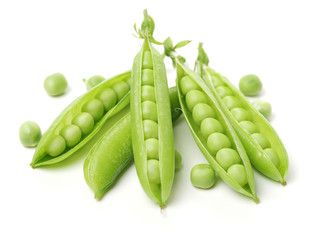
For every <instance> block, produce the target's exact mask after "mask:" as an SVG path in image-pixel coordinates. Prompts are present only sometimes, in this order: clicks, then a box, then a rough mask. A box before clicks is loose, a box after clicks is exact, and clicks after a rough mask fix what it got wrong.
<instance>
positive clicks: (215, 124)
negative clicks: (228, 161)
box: [200, 118, 224, 138]
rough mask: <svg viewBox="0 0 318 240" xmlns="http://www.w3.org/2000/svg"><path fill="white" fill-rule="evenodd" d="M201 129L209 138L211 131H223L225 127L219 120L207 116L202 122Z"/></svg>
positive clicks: (204, 135)
mask: <svg viewBox="0 0 318 240" xmlns="http://www.w3.org/2000/svg"><path fill="white" fill-rule="evenodd" d="M200 131H201V134H202V135H203V137H205V138H208V136H209V135H210V134H211V133H215V132H219V133H223V132H224V128H223V126H222V124H221V123H220V122H219V121H218V120H216V119H214V118H206V119H204V120H203V121H202V122H201V127H200Z"/></svg>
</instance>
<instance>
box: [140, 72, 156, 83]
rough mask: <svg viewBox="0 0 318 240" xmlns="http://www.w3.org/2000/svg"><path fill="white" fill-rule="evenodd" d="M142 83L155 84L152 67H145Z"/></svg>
mask: <svg viewBox="0 0 318 240" xmlns="http://www.w3.org/2000/svg"><path fill="white" fill-rule="evenodd" d="M141 85H150V86H153V85H154V76H153V70H152V69H143V70H142V75H141Z"/></svg>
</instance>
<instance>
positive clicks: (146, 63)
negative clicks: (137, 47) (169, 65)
mask: <svg viewBox="0 0 318 240" xmlns="http://www.w3.org/2000/svg"><path fill="white" fill-rule="evenodd" d="M142 68H143V69H152V68H153V62H152V56H151V52H150V51H145V52H144V56H143V59H142Z"/></svg>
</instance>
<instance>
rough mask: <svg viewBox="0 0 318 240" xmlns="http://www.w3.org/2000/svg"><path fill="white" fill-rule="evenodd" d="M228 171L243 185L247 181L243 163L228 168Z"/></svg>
mask: <svg viewBox="0 0 318 240" xmlns="http://www.w3.org/2000/svg"><path fill="white" fill-rule="evenodd" d="M227 173H228V174H229V175H230V176H231V177H232V178H233V179H234V180H235V181H237V182H238V183H239V184H240V185H241V186H242V187H243V186H244V185H245V184H246V183H247V176H246V171H245V168H244V166H243V165H242V164H234V165H232V166H231V167H229V169H228V170H227Z"/></svg>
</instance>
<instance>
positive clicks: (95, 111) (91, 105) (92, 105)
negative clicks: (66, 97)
mask: <svg viewBox="0 0 318 240" xmlns="http://www.w3.org/2000/svg"><path fill="white" fill-rule="evenodd" d="M82 111H83V112H87V113H89V114H91V115H92V116H93V118H94V121H95V122H98V121H99V120H100V119H101V118H102V116H103V114H104V105H103V104H102V102H101V101H99V100H98V99H91V100H89V101H88V102H87V103H85V104H84V106H83V108H82Z"/></svg>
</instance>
